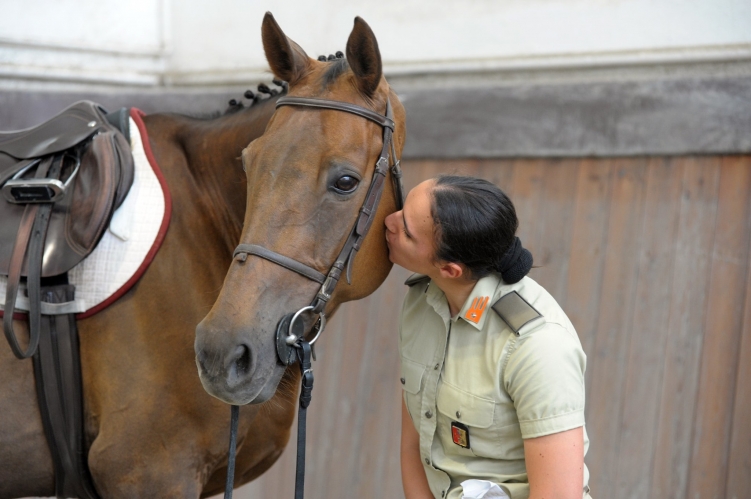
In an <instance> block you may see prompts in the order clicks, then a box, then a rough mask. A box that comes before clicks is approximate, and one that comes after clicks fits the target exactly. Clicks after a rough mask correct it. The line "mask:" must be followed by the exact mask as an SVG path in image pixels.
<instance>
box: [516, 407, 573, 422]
mask: <svg viewBox="0 0 751 499" xmlns="http://www.w3.org/2000/svg"><path fill="white" fill-rule="evenodd" d="M577 412H584V408H583V407H582V408H581V409H574V410H573V411H568V412H562V413H560V414H554V415H553V416H545V417H544V418H539V419H520V420H519V423H536V422H538V421H546V420H548V419H555V418H560V417H563V416H569V415H571V414H575V413H577Z"/></svg>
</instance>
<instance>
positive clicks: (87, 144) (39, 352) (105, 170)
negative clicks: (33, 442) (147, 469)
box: [0, 101, 134, 499]
mask: <svg viewBox="0 0 751 499" xmlns="http://www.w3.org/2000/svg"><path fill="white" fill-rule="evenodd" d="M128 119H129V113H128V110H127V109H125V108H123V109H121V110H120V111H118V112H117V113H112V114H108V113H107V112H106V111H105V110H104V109H102V108H101V107H100V106H98V105H97V104H95V103H93V102H89V101H81V102H78V103H76V104H73V105H72V106H70V107H68V108H67V109H65V110H64V111H62V112H61V113H60V114H58V115H57V116H55V117H53V118H52V119H50V120H49V121H47V122H45V123H42V124H41V125H39V126H36V127H33V128H29V129H26V130H20V131H16V132H0V192H1V193H2V196H0V275H3V276H7V278H8V281H7V287H6V295H5V306H4V311H3V330H4V332H5V336H6V339H7V340H8V344H9V345H10V347H11V350H13V353H14V355H15V356H16V357H18V358H19V359H26V358H28V357H32V356H33V357H32V360H33V364H34V377H35V381H36V389H37V399H38V403H39V409H40V412H41V414H42V423H43V426H44V432H45V436H46V438H47V443H48V445H49V448H50V452H51V454H52V459H53V463H54V467H55V495H56V496H57V497H59V498H62V497H80V498H83V499H98V495H97V493H96V489H95V488H94V485H93V482H92V480H91V475H90V473H89V470H88V467H87V460H86V451H85V445H84V436H83V435H84V432H83V393H82V385H81V367H80V356H79V351H78V331H77V328H76V320H75V315H74V313H73V308H72V307H71V304H72V303H73V300H74V298H75V286H73V285H71V284H69V283H68V279H67V272H68V271H69V270H70V269H72V268H73V267H74V266H76V265H77V264H78V263H80V262H81V260H83V259H84V258H86V256H88V255H89V254H90V253H91V252H92V251H93V250H94V248H95V247H96V245H97V243H98V242H99V240H100V239H101V237H102V235H103V234H104V231H105V229H106V228H107V226H108V225H109V221H110V219H111V217H112V214H113V213H114V211H115V210H116V209H117V208H118V207H119V206H120V204H121V203H122V202H123V200H124V199H125V196H126V195H127V193H128V191H129V189H130V187H131V185H132V183H133V177H134V165H133V157H132V155H131V152H130V146H129V139H128V133H129V130H128V123H129V121H128ZM24 277H25V278H26V284H27V295H28V310H29V341H28V345H27V347H26V349H25V350H23V349H22V348H21V346H20V344H19V341H18V337H17V336H16V334H15V331H14V330H13V312H14V310H15V308H16V302H17V298H18V294H19V287H20V284H21V281H22V279H23V278H24ZM22 299H23V297H22Z"/></svg>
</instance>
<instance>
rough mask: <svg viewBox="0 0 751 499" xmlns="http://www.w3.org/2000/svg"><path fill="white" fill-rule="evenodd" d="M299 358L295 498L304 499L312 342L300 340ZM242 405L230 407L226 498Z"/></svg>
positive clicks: (229, 498)
mask: <svg viewBox="0 0 751 499" xmlns="http://www.w3.org/2000/svg"><path fill="white" fill-rule="evenodd" d="M295 347H297V358H298V360H299V361H300V373H301V374H302V381H301V386H300V407H299V408H298V411H297V470H296V471H295V499H303V496H304V494H305V428H306V422H307V415H308V406H309V405H310V401H311V400H312V399H313V369H312V367H313V365H312V363H311V362H310V355H311V348H310V343H308V342H307V341H305V340H304V339H301V340H300V343H299V345H295ZM239 413H240V407H239V406H236V405H233V406H231V409H230V430H229V459H228V461H227V481H226V482H225V485H224V499H232V489H233V488H234V486H235V455H236V451H237V420H238V416H239Z"/></svg>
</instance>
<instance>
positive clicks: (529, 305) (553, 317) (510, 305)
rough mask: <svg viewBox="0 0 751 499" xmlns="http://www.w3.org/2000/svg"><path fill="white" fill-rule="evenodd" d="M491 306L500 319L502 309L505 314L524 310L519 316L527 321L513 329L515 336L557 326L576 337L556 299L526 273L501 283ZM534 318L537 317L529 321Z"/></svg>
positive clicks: (571, 325)
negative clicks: (511, 280)
mask: <svg viewBox="0 0 751 499" xmlns="http://www.w3.org/2000/svg"><path fill="white" fill-rule="evenodd" d="M493 309H494V310H495V311H496V313H499V315H501V317H502V318H503V315H504V313H503V312H505V314H506V315H508V314H509V313H510V312H508V311H515V312H516V313H520V311H522V310H523V311H524V315H523V317H526V318H528V320H527V321H526V322H525V324H524V325H523V327H521V328H520V329H519V330H517V335H524V336H526V335H527V334H529V333H531V332H533V331H536V330H538V329H543V328H552V329H556V328H557V327H560V328H563V329H565V330H566V331H568V332H569V333H571V334H573V335H574V336H576V330H575V329H574V326H573V324H572V323H571V321H570V320H569V318H568V316H567V315H566V313H565V312H564V311H563V308H561V306H560V305H559V304H558V302H557V301H556V299H555V298H554V297H553V296H552V295H551V294H550V293H548V291H547V290H546V289H545V288H544V287H542V286H541V285H540V284H539V283H537V281H535V280H534V279H532V278H531V277H529V276H527V277H524V278H523V279H522V280H520V281H519V282H517V283H514V284H506V283H505V282H501V284H500V285H499V286H498V289H497V290H496V293H495V296H494V300H493ZM538 317H539V319H538V320H531V319H532V318H535V319H537V318H538Z"/></svg>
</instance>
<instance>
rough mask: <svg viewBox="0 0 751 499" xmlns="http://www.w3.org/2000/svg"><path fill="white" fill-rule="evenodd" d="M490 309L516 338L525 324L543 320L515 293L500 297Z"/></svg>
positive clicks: (539, 314) (540, 315) (533, 308)
mask: <svg viewBox="0 0 751 499" xmlns="http://www.w3.org/2000/svg"><path fill="white" fill-rule="evenodd" d="M492 308H493V310H495V313H497V314H498V315H499V316H500V317H501V319H503V322H505V323H506V324H508V327H510V328H511V330H512V331H513V332H514V334H516V335H517V336H519V334H520V331H521V329H522V328H523V327H524V326H526V325H527V324H531V323H532V322H535V321H538V320H540V319H544V317H543V316H542V314H541V313H540V312H538V311H537V309H535V307H533V306H532V305H530V304H529V302H528V301H527V300H525V299H524V298H522V297H521V295H520V294H519V293H517V292H516V291H512V292H510V293H508V294H505V295H503V296H501V297H500V298H499V299H498V301H497V302H495V303H494V304H493V306H492Z"/></svg>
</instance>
